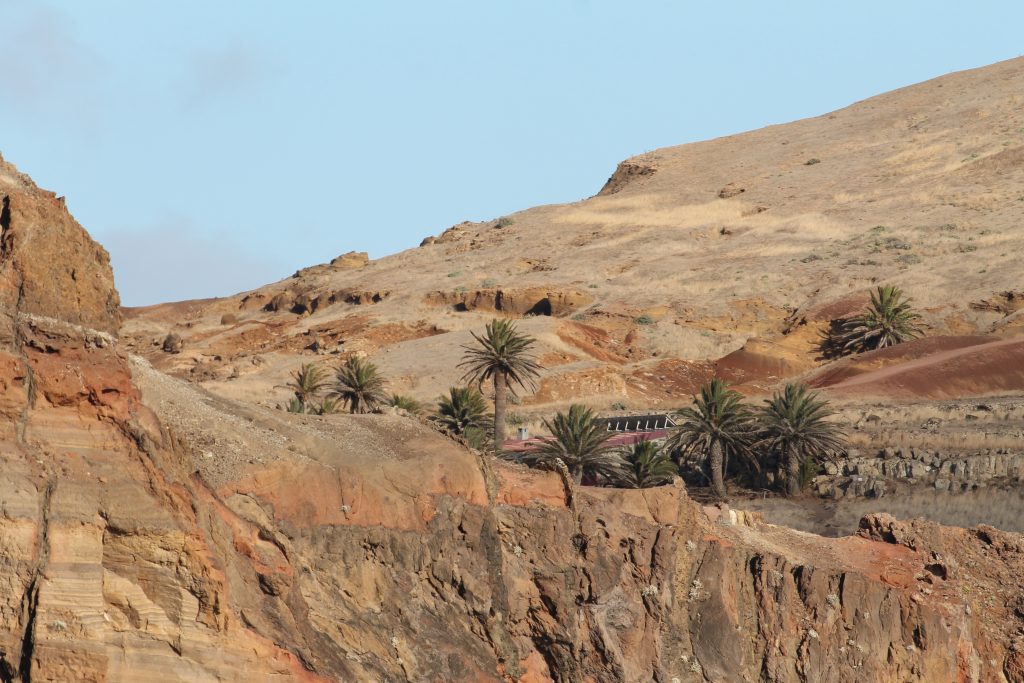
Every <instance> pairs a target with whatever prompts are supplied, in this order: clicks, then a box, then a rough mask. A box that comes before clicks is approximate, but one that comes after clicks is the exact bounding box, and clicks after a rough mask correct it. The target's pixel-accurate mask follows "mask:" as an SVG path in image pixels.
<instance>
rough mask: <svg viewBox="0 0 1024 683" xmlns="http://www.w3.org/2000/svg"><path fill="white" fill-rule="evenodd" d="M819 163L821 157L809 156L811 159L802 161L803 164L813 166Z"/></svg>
mask: <svg viewBox="0 0 1024 683" xmlns="http://www.w3.org/2000/svg"><path fill="white" fill-rule="evenodd" d="M820 163H821V159H817V158H811V159H808V160H807V161H805V162H804V166H814V165H815V164H820Z"/></svg>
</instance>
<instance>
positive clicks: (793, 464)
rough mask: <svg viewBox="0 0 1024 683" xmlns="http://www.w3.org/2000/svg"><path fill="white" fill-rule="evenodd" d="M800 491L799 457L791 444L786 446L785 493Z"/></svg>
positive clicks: (791, 494)
mask: <svg viewBox="0 0 1024 683" xmlns="http://www.w3.org/2000/svg"><path fill="white" fill-rule="evenodd" d="M798 493H800V458H798V457H797V454H796V449H795V448H793V447H792V446H789V447H788V448H786V495H787V496H795V495H797V494H798Z"/></svg>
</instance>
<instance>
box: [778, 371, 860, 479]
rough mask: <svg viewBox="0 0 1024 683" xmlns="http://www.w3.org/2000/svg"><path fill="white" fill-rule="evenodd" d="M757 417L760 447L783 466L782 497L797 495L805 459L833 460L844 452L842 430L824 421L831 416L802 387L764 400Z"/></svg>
mask: <svg viewBox="0 0 1024 683" xmlns="http://www.w3.org/2000/svg"><path fill="white" fill-rule="evenodd" d="M765 404H766V405H765V407H764V408H762V409H761V410H760V412H759V414H758V420H759V422H760V423H761V434H762V439H761V442H760V443H761V444H763V445H765V446H767V447H768V448H770V449H772V450H774V451H775V452H777V453H778V454H779V455H780V456H781V458H782V460H783V461H784V463H785V468H786V494H787V495H790V496H792V495H796V494H797V493H799V492H800V466H801V464H802V463H803V462H804V461H805V460H811V461H818V460H820V459H822V458H830V457H836V456H838V455H839V454H840V453H842V452H843V450H844V449H845V446H844V443H843V437H844V436H845V433H844V432H843V430H842V428H841V427H839V426H838V425H836V424H835V423H834V422H829V421H827V420H826V418H827V417H829V416H830V415H834V414H835V413H834V412H833V411H832V410H830V409H829V407H828V401H826V400H824V399H819V398H818V394H817V393H816V392H812V391H809V390H808V388H807V385H805V384H787V385H786V387H785V389H783V391H782V393H781V394H779V393H776V394H775V395H774V396H773V397H772V398H771V399H768V400H766V401H765Z"/></svg>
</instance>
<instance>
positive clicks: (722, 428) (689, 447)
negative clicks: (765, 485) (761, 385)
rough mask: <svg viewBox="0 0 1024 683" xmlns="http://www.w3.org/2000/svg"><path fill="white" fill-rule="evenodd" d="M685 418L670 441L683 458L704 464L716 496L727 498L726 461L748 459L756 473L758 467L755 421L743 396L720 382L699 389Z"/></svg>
mask: <svg viewBox="0 0 1024 683" xmlns="http://www.w3.org/2000/svg"><path fill="white" fill-rule="evenodd" d="M678 415H679V416H680V417H681V418H682V420H681V421H680V423H679V426H678V427H676V431H675V433H674V434H673V435H672V438H671V439H670V441H669V444H670V445H671V446H672V447H675V448H678V449H679V450H680V451H681V452H682V454H683V457H687V458H691V459H694V460H697V461H703V462H704V464H705V465H706V468H707V469H708V470H709V471H710V475H711V487H712V489H714V492H715V495H716V496H718V497H719V498H725V497H726V495H727V491H726V489H725V469H726V458H727V457H728V456H729V455H738V456H741V457H744V458H746V459H747V460H748V461H749V462H750V463H751V464H752V465H753V466H754V468H755V469H757V468H758V467H759V465H758V462H757V459H756V458H755V457H754V454H753V451H752V450H751V443H752V442H753V440H754V421H753V420H754V417H753V414H752V413H751V411H750V409H749V408H747V407H746V406H745V405H744V404H743V396H742V395H741V394H740V393H739V392H738V391H735V390H733V389H730V388H729V385H728V384H727V383H726V382H725V381H723V380H721V379H718V378H715V379H713V380H711V381H710V382H709V383H707V384H705V385H704V386H702V387H701V389H700V396H699V397H697V396H694V397H693V407H690V408H683V409H682V410H680V411H679V412H678Z"/></svg>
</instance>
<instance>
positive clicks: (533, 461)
mask: <svg viewBox="0 0 1024 683" xmlns="http://www.w3.org/2000/svg"><path fill="white" fill-rule="evenodd" d="M544 426H545V427H546V428H547V429H548V431H550V432H551V437H552V438H550V439H546V440H544V441H542V442H541V443H540V444H539V445H537V446H535V447H534V448H533V449H531V450H529V451H526V452H525V453H522V454H519V455H517V456H516V459H517V460H519V461H520V462H524V463H526V464H527V465H530V466H532V467H542V468H545V469H555V468H556V467H557V466H556V464H555V463H556V461H558V460H561V461H562V462H563V463H564V464H565V466H566V468H568V470H569V474H570V475H571V476H572V480H573V483H575V484H576V485H577V486H579V485H580V483H581V482H582V481H583V476H584V475H588V476H592V477H602V478H604V479H606V480H609V481H619V480H621V478H622V477H623V475H624V473H625V467H626V463H625V461H624V460H623V459H622V456H621V455H619V453H618V452H617V451H616V450H614V448H613V447H612V446H609V445H608V439H609V438H610V437H611V436H612V433H611V432H609V431H608V430H607V428H606V427H605V426H604V425H603V424H601V423H600V422H598V421H597V419H596V418H595V416H594V413H593V412H592V411H591V410H590V409H589V408H587V407H586V406H581V405H576V404H574V405H571V406H569V412H568V413H558V414H557V415H555V418H554V419H553V420H551V421H550V422H549V421H548V420H544Z"/></svg>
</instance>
